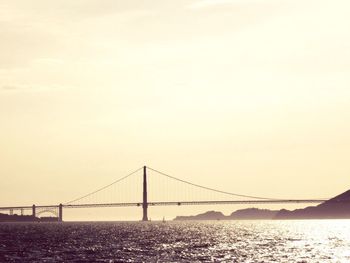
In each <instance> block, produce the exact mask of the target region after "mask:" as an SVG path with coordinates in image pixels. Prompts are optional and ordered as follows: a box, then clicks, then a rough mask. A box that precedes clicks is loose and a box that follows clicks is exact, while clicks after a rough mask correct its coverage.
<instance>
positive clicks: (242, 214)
mask: <svg viewBox="0 0 350 263" xmlns="http://www.w3.org/2000/svg"><path fill="white" fill-rule="evenodd" d="M278 212H279V211H275V210H268V209H258V208H247V209H241V210H237V211H235V212H233V213H232V214H231V215H229V216H228V219H239V220H244V219H248V220H252V219H273V218H274V217H275V216H276V215H277V213H278Z"/></svg>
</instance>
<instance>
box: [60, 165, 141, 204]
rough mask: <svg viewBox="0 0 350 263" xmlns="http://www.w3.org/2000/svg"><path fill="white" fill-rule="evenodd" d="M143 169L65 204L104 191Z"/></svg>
mask: <svg viewBox="0 0 350 263" xmlns="http://www.w3.org/2000/svg"><path fill="white" fill-rule="evenodd" d="M141 169H143V167H141V168H139V169H137V170H135V171H133V172H131V173H129V174H127V175H125V176H124V177H122V178H119V179H118V180H116V181H114V182H112V183H110V184H108V185H106V186H104V187H101V188H99V189H97V190H95V191H93V192H91V193H88V194H86V195H84V196H81V197H78V198H76V199H74V200H72V201H69V202H67V203H64V205H69V204H71V203H74V202H77V201H80V200H81V199H84V198H86V197H89V196H91V195H93V194H96V193H98V192H100V191H102V190H104V189H106V188H108V187H110V186H112V185H114V184H116V183H119V182H120V181H122V180H124V179H126V178H128V177H130V176H131V175H133V174H135V173H137V172H138V171H140V170H141Z"/></svg>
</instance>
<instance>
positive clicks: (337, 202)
mask: <svg viewBox="0 0 350 263" xmlns="http://www.w3.org/2000/svg"><path fill="white" fill-rule="evenodd" d="M218 219H220V220H224V219H225V220H242V219H243V220H244V219H249V220H254V219H350V190H348V191H346V192H344V193H342V194H340V195H337V196H335V197H333V198H331V199H329V200H328V201H325V202H323V203H322V204H319V205H318V206H309V207H306V208H303V209H296V210H293V211H289V210H286V209H281V210H279V211H274V210H268V209H258V208H247V209H241V210H237V211H235V212H233V213H232V214H231V215H229V216H225V215H223V214H222V213H221V212H215V211H208V212H206V213H203V214H199V215H196V216H177V217H176V218H175V220H218Z"/></svg>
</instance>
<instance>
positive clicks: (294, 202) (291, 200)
mask: <svg viewBox="0 0 350 263" xmlns="http://www.w3.org/2000/svg"><path fill="white" fill-rule="evenodd" d="M324 201H326V200H325V199H298V200H295V199H287V200H284V199H281V200H240V201H178V202H176V201H173V202H148V205H149V206H173V205H229V204H287V203H289V204H301V203H309V204H310V203H317V204H319V203H323V202H324ZM130 206H142V202H139V203H101V204H68V205H63V207H64V208H98V207H130ZM55 207H58V205H37V206H36V208H55ZM10 209H13V210H17V209H23V210H29V209H32V206H7V207H0V210H10Z"/></svg>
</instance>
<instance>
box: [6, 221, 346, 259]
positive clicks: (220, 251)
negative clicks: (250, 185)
mask: <svg viewBox="0 0 350 263" xmlns="http://www.w3.org/2000/svg"><path fill="white" fill-rule="evenodd" d="M0 262H350V220H304V221H303V220H300V221H204V222H196V221H193V222H166V223H162V222H106V223H105V222H103V223H101V222H74V223H68V222H66V223H5V224H0Z"/></svg>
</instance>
